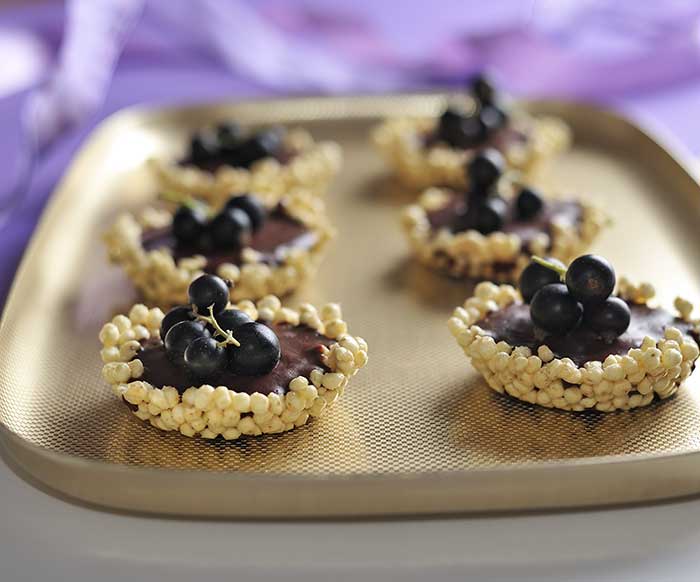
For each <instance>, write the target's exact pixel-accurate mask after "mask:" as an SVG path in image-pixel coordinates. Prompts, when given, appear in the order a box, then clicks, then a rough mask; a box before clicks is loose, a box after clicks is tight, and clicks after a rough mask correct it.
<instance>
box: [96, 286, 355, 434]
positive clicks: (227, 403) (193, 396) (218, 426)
mask: <svg viewBox="0 0 700 582" xmlns="http://www.w3.org/2000/svg"><path fill="white" fill-rule="evenodd" d="M234 307H235V308H236V309H240V310H242V311H245V312H246V313H247V314H248V315H249V316H250V317H251V318H252V319H254V320H257V321H260V322H263V323H265V324H266V325H269V326H270V327H271V328H272V329H274V330H275V332H276V333H277V334H278V337H279V339H280V344H281V346H282V359H281V360H280V362H279V364H278V365H277V367H276V368H275V369H274V370H273V371H272V372H270V373H269V374H266V375H264V376H255V377H237V376H234V375H233V374H231V373H228V372H227V373H225V374H224V375H222V376H221V377H220V378H219V380H220V381H221V382H222V383H223V384H224V385H220V386H211V385H208V384H203V385H190V383H189V381H188V380H187V377H186V376H184V372H181V371H180V370H179V369H178V368H176V367H175V366H173V365H172V364H171V363H170V362H169V361H168V360H167V356H166V355H165V348H164V347H163V343H162V341H161V340H160V324H161V321H162V319H163V312H162V311H161V310H160V309H159V308H153V309H148V308H147V307H146V306H145V305H140V304H139V305H134V307H132V308H131V311H130V312H129V314H128V315H117V316H115V317H114V319H112V321H111V322H110V323H107V324H105V325H104V326H103V327H102V330H101V331H100V341H101V342H102V346H103V347H102V351H101V356H102V361H103V362H104V367H103V369H102V375H103V377H104V379H105V380H106V381H107V382H108V383H109V384H111V386H112V390H113V391H114V393H115V394H116V395H117V396H118V397H119V398H120V399H122V400H123V401H124V402H125V403H127V404H128V406H129V408H130V409H131V410H132V412H133V413H134V414H135V415H136V416H137V417H138V418H140V419H141V420H145V421H148V422H150V423H151V425H153V426H155V427H156V428H159V429H161V430H166V431H171V430H176V431H179V432H180V433H181V434H183V435H185V436H188V437H194V436H201V437H203V438H207V439H213V438H216V437H217V436H222V437H223V438H224V439H226V440H235V439H237V438H238V437H240V436H241V435H260V434H267V433H280V432H285V431H288V430H292V429H293V428H295V427H298V426H302V425H304V424H306V423H307V422H308V420H309V418H314V417H317V416H320V415H321V414H323V412H324V411H325V410H326V408H327V407H328V406H330V405H331V404H333V403H334V402H335V401H336V399H337V398H338V397H339V396H341V395H342V394H343V391H344V390H345V387H346V386H347V384H348V380H349V379H350V378H351V377H352V376H354V375H355V374H356V373H357V371H358V370H359V369H360V368H362V367H363V366H364V365H365V364H366V363H367V343H366V342H365V341H364V340H363V339H362V338H360V337H353V336H351V335H348V333H347V324H346V323H345V322H344V321H343V319H342V315H341V311H340V307H339V306H338V305H337V304H335V303H329V304H327V305H325V306H324V307H323V308H322V309H321V310H320V311H317V310H316V308H314V307H313V306H312V305H309V304H303V305H302V306H301V307H300V308H299V311H295V310H293V309H289V308H286V307H282V306H281V304H280V301H279V299H278V298H277V297H274V296H268V297H265V298H263V299H261V300H260V301H259V302H258V303H257V305H255V304H253V303H252V302H251V301H247V300H246V301H242V302H240V303H238V304H237V305H234ZM170 384H174V385H170Z"/></svg>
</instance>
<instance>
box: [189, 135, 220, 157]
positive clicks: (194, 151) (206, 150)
mask: <svg viewBox="0 0 700 582" xmlns="http://www.w3.org/2000/svg"><path fill="white" fill-rule="evenodd" d="M217 153H219V148H218V142H217V139H216V136H215V135H213V134H212V133H211V132H210V131H199V132H197V133H195V134H194V135H193V136H192V138H191V139H190V154H189V157H190V159H191V160H192V161H193V162H203V161H206V160H209V159H211V158H212V157H213V156H215V155H216V154H217Z"/></svg>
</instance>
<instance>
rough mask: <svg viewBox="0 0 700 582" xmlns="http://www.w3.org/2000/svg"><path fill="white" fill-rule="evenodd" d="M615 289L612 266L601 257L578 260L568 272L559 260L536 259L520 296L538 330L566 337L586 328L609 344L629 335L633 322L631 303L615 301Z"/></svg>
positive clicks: (525, 274)
mask: <svg viewBox="0 0 700 582" xmlns="http://www.w3.org/2000/svg"><path fill="white" fill-rule="evenodd" d="M562 280H563V281H564V282H562ZM614 288H615V271H614V270H613V268H612V265H610V263H609V262H608V261H607V260H606V259H604V258H603V257H600V256H597V255H583V256H581V257H578V258H577V259H576V260H574V261H573V262H572V263H571V265H569V268H568V269H567V268H566V267H565V266H564V265H563V264H562V263H561V262H560V261H557V260H556V259H546V260H544V259H540V258H538V257H533V260H532V262H531V263H530V264H529V265H528V266H527V267H526V268H525V270H524V271H523V272H522V275H521V276H520V293H521V295H522V296H523V300H524V301H525V303H529V304H530V317H531V318H532V322H533V323H534V324H535V325H536V326H537V327H538V328H540V329H541V330H543V331H545V332H547V333H551V334H566V333H569V332H570V331H573V330H574V329H576V328H577V327H578V326H580V325H583V326H586V327H587V328H588V329H590V330H592V331H593V332H595V333H596V334H597V335H598V336H600V337H601V338H602V339H603V340H605V341H607V342H612V341H614V340H615V338H617V337H619V336H621V335H622V334H623V333H625V331H626V330H627V328H628V327H629V324H630V318H631V313H630V308H629V306H628V305H627V303H625V302H624V301H623V300H622V299H620V298H619V297H611V294H612V292H613V289H614Z"/></svg>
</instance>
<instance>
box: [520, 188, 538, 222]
mask: <svg viewBox="0 0 700 582" xmlns="http://www.w3.org/2000/svg"><path fill="white" fill-rule="evenodd" d="M516 207H517V209H518V218H520V219H521V220H528V219H529V218H533V217H534V216H537V215H538V214H539V213H540V212H541V211H542V208H544V202H543V200H542V197H541V196H540V195H539V194H538V193H537V192H535V191H534V190H532V189H531V188H523V189H522V190H520V194H518V199H517V201H516Z"/></svg>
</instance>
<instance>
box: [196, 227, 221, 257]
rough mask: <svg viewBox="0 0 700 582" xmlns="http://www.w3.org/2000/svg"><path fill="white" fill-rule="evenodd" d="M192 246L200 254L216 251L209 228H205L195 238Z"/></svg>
mask: <svg viewBox="0 0 700 582" xmlns="http://www.w3.org/2000/svg"><path fill="white" fill-rule="evenodd" d="M193 246H194V247H195V248H196V249H197V251H199V252H200V253H210V252H212V251H214V250H216V245H215V244H214V238H213V237H212V235H211V230H210V229H209V228H205V229H204V230H203V231H202V232H201V233H200V235H199V236H198V237H197V240H196V241H194V245H193Z"/></svg>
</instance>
